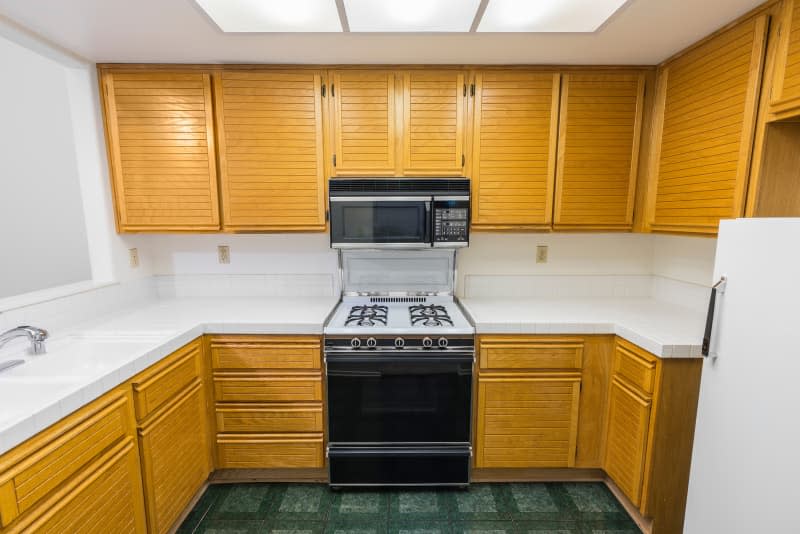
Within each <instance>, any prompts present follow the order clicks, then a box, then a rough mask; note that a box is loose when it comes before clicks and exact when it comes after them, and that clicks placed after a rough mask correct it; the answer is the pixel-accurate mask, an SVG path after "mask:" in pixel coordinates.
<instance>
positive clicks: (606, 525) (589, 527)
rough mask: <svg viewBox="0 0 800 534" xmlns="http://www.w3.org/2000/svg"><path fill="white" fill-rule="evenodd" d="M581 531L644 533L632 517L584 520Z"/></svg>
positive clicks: (612, 533) (582, 532) (585, 532)
mask: <svg viewBox="0 0 800 534" xmlns="http://www.w3.org/2000/svg"><path fill="white" fill-rule="evenodd" d="M580 532H581V534H642V531H641V530H639V527H637V526H636V524H635V523H634V522H633V521H632V520H630V519H628V520H616V521H587V522H583V523H581V531H580Z"/></svg>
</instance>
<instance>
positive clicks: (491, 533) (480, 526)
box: [451, 521, 514, 534]
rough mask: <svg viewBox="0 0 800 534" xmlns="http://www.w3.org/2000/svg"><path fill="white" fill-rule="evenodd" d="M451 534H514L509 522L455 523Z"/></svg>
mask: <svg viewBox="0 0 800 534" xmlns="http://www.w3.org/2000/svg"><path fill="white" fill-rule="evenodd" d="M451 532H452V533H453V534H514V525H513V524H512V523H511V521H456V522H453V523H452V530H451Z"/></svg>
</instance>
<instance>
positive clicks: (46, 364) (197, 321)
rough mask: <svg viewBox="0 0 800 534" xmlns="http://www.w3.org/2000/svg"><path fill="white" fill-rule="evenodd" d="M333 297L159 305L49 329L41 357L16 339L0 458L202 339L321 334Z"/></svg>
mask: <svg viewBox="0 0 800 534" xmlns="http://www.w3.org/2000/svg"><path fill="white" fill-rule="evenodd" d="M338 300H339V299H338V297H302V298H286V297H280V298H181V299H172V300H162V301H159V302H157V303H154V304H151V305H147V306H144V307H141V308H137V309H133V310H128V311H126V312H122V313H119V314H117V315H115V316H112V317H105V318H101V319H97V320H95V321H92V322H90V323H87V324H84V325H82V326H80V327H76V328H73V329H71V330H70V331H69V332H52V334H54V335H53V337H52V339H50V340H48V341H47V344H46V346H47V353H45V354H42V355H29V354H27V353H25V352H22V351H24V350H25V349H26V347H27V344H28V342H27V340H20V341H18V342H17V341H15V342H14V344H13V347H10V348H9V349H6V348H4V349H3V351H2V352H0V361H4V360H9V359H19V358H24V359H25V360H26V361H25V363H24V364H23V365H19V366H17V367H14V368H12V369H9V370H6V371H4V372H2V373H0V454H2V453H4V452H5V451H7V450H10V449H11V448H12V447H14V446H16V445H18V444H20V443H22V442H23V441H25V440H27V439H28V438H30V437H32V436H34V435H35V434H37V433H38V432H40V431H42V430H44V429H45V428H47V427H48V426H50V425H52V424H53V423H55V422H57V421H59V420H60V419H62V418H64V417H66V416H67V415H69V414H70V413H72V412H74V411H75V410H77V409H78V408H80V407H81V406H83V405H85V404H88V403H89V402H91V401H93V400H94V399H96V398H98V397H100V396H101V395H103V394H104V393H106V392H107V391H110V390H111V389H113V388H114V387H115V386H117V385H119V384H121V383H123V382H125V381H126V380H129V379H130V378H132V377H133V376H135V375H136V374H138V373H139V372H141V371H143V370H145V369H147V368H148V367H150V366H151V365H153V364H154V363H156V362H158V361H159V360H161V359H162V358H164V357H165V356H167V355H168V354H170V353H172V352H174V351H175V350H177V349H179V348H180V347H182V346H183V345H185V344H186V343H188V342H190V341H192V340H193V339H195V338H197V337H198V336H200V335H202V334H206V333H213V334H317V335H321V334H322V327H323V325H324V323H325V320H326V318H327V317H328V315H329V314H330V312H331V311H332V310H333V308H334V306H335V305H336V303H337V302H338ZM37 326H44V327H45V328H46V327H47V325H46V324H43V325H37ZM15 351H16V352H15Z"/></svg>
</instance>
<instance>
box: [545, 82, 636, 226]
mask: <svg viewBox="0 0 800 534" xmlns="http://www.w3.org/2000/svg"><path fill="white" fill-rule="evenodd" d="M561 84H562V85H561V111H560V121H559V141H558V164H557V171H556V196H555V215H554V227H555V228H563V229H595V230H628V229H630V228H631V225H632V224H633V201H634V192H635V189H636V176H637V167H638V162H639V138H640V137H639V135H640V131H641V121H642V108H643V99H644V74H641V73H627V74H626V73H619V74H617V73H611V74H605V73H603V74H598V73H594V74H579V73H575V74H565V75H564V76H563V79H562V82H561Z"/></svg>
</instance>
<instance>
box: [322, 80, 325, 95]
mask: <svg viewBox="0 0 800 534" xmlns="http://www.w3.org/2000/svg"><path fill="white" fill-rule="evenodd" d="M322 96H323V98H324V97H325V84H324V83H323V84H322Z"/></svg>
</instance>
